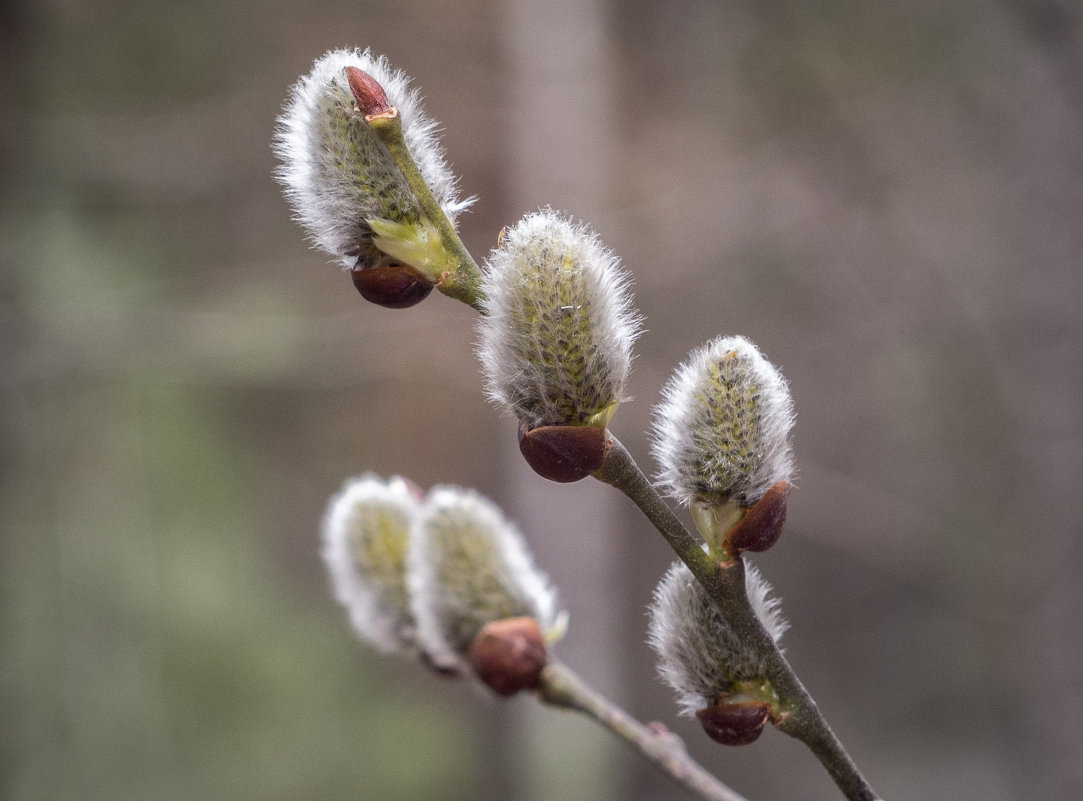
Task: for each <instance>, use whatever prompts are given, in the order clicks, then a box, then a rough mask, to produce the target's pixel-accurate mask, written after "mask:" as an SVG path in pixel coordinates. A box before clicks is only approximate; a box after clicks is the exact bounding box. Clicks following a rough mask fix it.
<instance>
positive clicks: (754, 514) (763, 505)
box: [723, 481, 793, 556]
mask: <svg viewBox="0 0 1083 801" xmlns="http://www.w3.org/2000/svg"><path fill="white" fill-rule="evenodd" d="M791 489H793V485H792V484H791V483H790V482H789V481H778V482H776V483H775V484H773V485H772V486H771V489H769V490H767V492H765V493H764V495H763V497H762V498H760V499H759V500H758V501H756V504H755V506H753V507H752V508H751V509H749V510H748V511H747V512H745V514H744V517H742V518H741V519H740V520H739V521H737V523H736V524H735V525H734V526H733V528H731V529H730V530H729V531H728V532H726V538H725V540H724V542H723V547H724V548H725V549H726V552H727V553H729V554H732V555H733V556H736V555H737V554H739V553H741V551H766V550H767V549H768V548H770V547H771V546H772V545H774V544H775V543H776V542H778V538H779V536H780V535H781V534H782V527H783V526H785V525H786V497H787V496H788V495H789V494H790V490H791Z"/></svg>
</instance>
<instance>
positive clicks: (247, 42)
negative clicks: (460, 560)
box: [0, 0, 1083, 801]
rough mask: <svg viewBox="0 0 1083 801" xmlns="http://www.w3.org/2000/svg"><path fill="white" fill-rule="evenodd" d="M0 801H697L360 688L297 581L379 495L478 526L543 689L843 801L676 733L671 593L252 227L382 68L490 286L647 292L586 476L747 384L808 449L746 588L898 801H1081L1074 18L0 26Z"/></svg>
mask: <svg viewBox="0 0 1083 801" xmlns="http://www.w3.org/2000/svg"><path fill="white" fill-rule="evenodd" d="M0 15H2V17H0V33H2V38H0V103H2V111H3V113H2V114H0V153H2V162H0V170H2V172H0V354H2V355H0V359H2V365H3V367H2V369H0V404H2V407H0V413H2V416H0V797H2V798H3V799H4V800H5V801H31V800H33V801H40V799H56V800H58V801H59V800H60V799H81V800H84V801H96V800H97V799H109V801H126V800H127V799H131V801H135V800H136V799H140V801H142V800H144V799H155V800H156V801H170V800H171V799H229V800H230V801H234V800H235V799H260V800H261V801H276V800H278V799H281V800H282V801H285V800H286V799H307V800H309V801H317V800H320V801H323V800H325V799H326V800H327V801H337V800H338V799H396V800H398V799H403V800H409V799H433V798H439V799H447V800H448V801H457V800H458V799H479V798H482V799H522V800H523V801H542V800H543V799H545V800H547V801H548V800H554V801H555V800H556V799H592V800H594V801H605V800H606V799H634V800H635V801H648V800H650V799H677V798H681V797H682V795H681V793H680V792H679V791H678V790H677V789H676V788H675V786H673V785H671V784H670V783H669V782H668V780H667V779H665V778H664V777H662V776H660V775H659V774H657V773H656V772H655V771H654V769H653V768H651V767H650V766H649V765H646V764H645V763H643V762H642V761H641V760H639V759H638V758H637V757H636V756H635V755H634V754H633V753H632V752H630V751H629V750H627V749H626V748H625V746H624V745H623V744H621V743H619V742H616V741H615V740H613V739H612V738H611V737H610V736H609V735H608V734H607V733H606V732H604V731H602V730H601V729H599V728H597V727H596V726H594V725H593V724H591V723H590V722H588V721H586V720H584V719H580V718H578V717H577V716H574V715H572V714H569V713H565V712H558V711H554V710H550V709H546V708H543V707H541V706H540V705H538V704H537V703H535V702H534V701H533V699H530V698H526V697H524V698H516V699H512V700H510V701H497V700H493V699H490V698H488V697H485V696H482V695H481V694H480V693H478V692H476V691H474V690H472V689H471V688H469V687H467V686H463V685H462V684H461V683H459V684H457V683H453V682H447V681H439V680H437V679H435V678H433V677H432V676H431V675H430V674H429V673H427V672H426V671H425V670H423V669H422V668H420V667H419V666H416V665H413V664H407V663H404V662H400V661H398V660H395V659H391V658H386V657H381V656H378V655H376V654H374V653H373V652H371V651H370V650H368V649H366V648H365V647H364V646H362V645H361V644H360V643H359V642H357V641H356V640H355V639H354V638H353V636H352V634H351V631H350V629H349V627H348V625H347V621H346V615H345V613H344V612H343V610H341V609H340V608H338V607H337V606H336V605H335V604H334V602H333V601H332V599H331V597H330V595H329V593H328V591H327V582H326V579H325V576H324V574H323V571H322V566H321V564H320V561H319V558H318V554H317V538H318V526H319V521H320V517H321V515H322V513H323V508H324V504H325V502H326V499H327V498H328V496H329V495H330V494H332V493H333V492H335V491H336V490H337V489H338V488H339V486H340V485H341V483H342V482H343V480H344V479H345V478H347V477H348V476H351V475H356V474H359V473H361V472H364V471H369V470H371V471H376V472H378V473H380V474H382V475H390V474H395V473H400V474H403V475H406V476H409V477H411V478H412V479H413V480H415V481H416V482H418V483H419V484H421V485H423V486H425V487H428V486H431V485H432V484H435V483H440V482H455V483H459V484H466V485H470V486H474V487H477V488H478V489H479V490H481V491H482V492H484V493H485V494H487V495H489V496H490V497H492V498H493V499H494V500H496V501H497V502H498V503H499V504H501V505H502V506H503V507H504V508H505V509H506V510H507V512H508V514H509V515H510V516H511V517H513V518H514V519H515V520H517V521H518V523H519V524H520V526H521V528H522V529H523V531H524V533H525V535H526V537H527V538H528V540H529V541H530V543H531V545H532V546H533V548H534V550H535V552H536V555H537V558H538V561H539V563H540V564H541V565H542V566H543V568H544V569H546V570H547V571H548V572H549V573H550V575H551V577H552V578H553V580H554V582H555V583H556V584H557V585H558V586H559V587H560V589H561V593H562V598H563V602H564V605H565V606H566V607H567V609H568V610H569V611H570V613H571V628H570V631H569V634H568V636H567V638H566V640H565V641H564V642H563V643H561V645H560V646H558V655H559V656H560V657H561V658H562V659H563V660H564V661H566V662H567V663H569V664H570V665H571V666H572V667H573V668H575V669H576V670H577V671H579V672H580V673H581V674H582V675H583V676H585V677H586V678H587V679H588V680H589V681H590V682H591V683H592V684H594V685H595V686H596V687H597V688H598V689H600V690H601V691H603V692H604V693H605V694H606V695H608V696H609V697H611V698H613V699H615V700H617V701H618V702H619V703H621V704H622V705H623V706H624V707H626V708H627V709H628V710H629V711H631V712H632V713H633V714H635V715H636V716H637V717H639V718H641V719H643V720H652V719H658V720H661V721H664V722H665V723H666V724H667V725H669V726H671V727H673V728H674V729H675V730H676V731H677V732H678V733H680V734H681V735H682V736H683V737H685V739H686V740H687V742H688V745H689V748H690V750H691V751H692V752H693V754H694V755H695V756H696V757H697V758H698V759H699V760H701V761H702V762H703V763H704V764H705V765H706V766H707V767H708V768H710V769H711V770H712V771H714V772H716V773H717V774H718V775H720V776H721V777H723V778H724V779H725V780H726V781H727V782H729V783H730V784H731V785H732V786H733V787H734V788H735V789H737V790H738V791H740V792H742V793H744V794H745V795H747V796H748V797H749V798H750V799H752V801H767V800H769V799H791V798H802V799H835V798H838V797H839V795H838V793H837V791H836V790H835V789H834V786H833V785H832V784H831V783H830V781H829V780H828V778H827V776H826V774H825V773H824V771H823V770H822V768H821V767H820V766H819V764H818V763H817V762H815V761H814V760H813V759H812V757H811V756H810V755H809V754H807V752H805V750H804V749H803V747H802V746H800V745H799V744H797V743H795V742H793V741H791V740H789V739H788V738H787V737H785V736H783V735H781V734H778V733H777V732H774V731H768V732H766V733H765V735H764V736H763V737H762V738H761V739H760V740H759V741H758V742H757V743H755V744H754V745H752V746H749V747H746V748H743V749H726V748H723V747H721V746H717V745H715V744H713V743H712V742H710V741H708V740H707V739H706V738H705V737H704V736H703V735H702V733H701V732H700V731H699V729H698V725H697V724H696V723H695V722H694V721H692V722H689V721H685V720H679V719H677V718H676V717H675V715H674V704H673V702H672V699H671V697H670V694H669V692H668V691H667V690H666V689H665V688H664V687H663V686H662V685H661V683H660V682H659V681H658V680H657V679H656V678H655V675H654V664H653V658H652V654H651V653H650V652H649V650H648V649H647V648H646V646H645V645H644V644H643V639H644V630H645V624H646V620H645V614H644V611H645V607H646V604H647V602H648V600H649V598H650V594H651V591H652V589H653V587H654V584H655V582H656V581H657V579H658V578H659V577H660V576H661V574H662V573H663V572H664V570H665V569H666V567H667V566H668V565H669V563H670V562H671V561H672V556H671V554H670V553H669V552H668V551H667V549H666V548H665V546H664V544H663V543H662V541H661V538H660V537H658V535H657V534H656V533H655V532H654V531H653V530H651V529H650V528H649V527H648V526H647V524H646V523H645V522H644V521H643V520H642V519H641V518H640V517H639V516H638V515H637V514H636V513H635V512H634V511H633V509H632V508H631V506H630V504H629V503H627V502H626V501H624V499H623V498H621V497H620V496H618V495H616V493H614V492H613V491H611V490H609V489H607V488H605V487H603V486H602V485H600V484H598V483H596V482H591V481H585V482H581V483H579V484H574V485H569V486H557V485H552V484H547V483H546V482H544V481H543V480H542V479H540V478H538V477H536V476H535V475H534V474H533V473H531V472H530V470H529V468H527V467H526V466H525V465H523V464H522V463H521V460H520V457H519V454H518V450H517V448H516V445H515V425H514V423H513V422H512V421H511V420H509V419H507V418H501V417H499V415H498V413H497V412H496V411H495V410H494V409H493V408H492V407H491V406H489V405H488V404H487V402H486V400H485V398H484V395H483V392H482V387H481V380H480V377H479V373H478V369H477V365H476V363H475V360H474V356H473V353H472V349H473V343H474V339H475V334H474V315H473V312H472V311H471V310H470V309H468V308H467V307H465V306H462V305H461V304H458V303H455V302H453V301H450V300H448V299H446V298H444V297H442V296H440V295H437V294H434V295H433V296H431V297H430V298H429V299H428V300H427V301H426V302H425V303H424V304H422V305H421V306H419V307H416V308H414V309H413V310H410V311H389V310H385V309H381V308H377V307H375V306H371V305H367V304H365V303H364V302H363V301H362V300H361V299H360V298H359V297H358V296H357V295H356V293H355V292H354V290H353V289H352V287H351V284H350V281H349V279H348V278H347V277H346V276H345V275H343V274H342V273H340V272H339V271H338V270H337V269H336V268H335V267H334V266H332V265H330V264H329V263H328V259H327V258H326V257H325V256H323V255H322V254H320V253H317V252H315V251H312V250H309V249H308V248H307V246H306V243H305V241H304V238H303V233H302V231H301V230H300V229H299V227H298V226H297V225H296V224H294V223H293V222H291V220H290V212H289V209H288V208H287V206H286V204H285V202H284V201H283V199H282V197H281V194H280V192H279V189H278V187H277V186H276V185H275V183H274V182H273V180H272V170H273V168H274V159H273V157H272V154H271V151H270V139H271V132H272V128H273V123H274V119H275V116H276V115H277V114H278V112H279V110H280V108H281V104H282V102H283V100H284V98H285V96H286V93H287V90H288V88H289V87H290V85H291V84H292V83H293V82H294V81H295V80H296V79H297V77H298V76H299V75H301V74H302V73H304V72H306V71H307V70H308V68H309V66H310V64H311V62H312V61H313V60H314V59H315V58H317V57H318V56H320V55H321V54H323V53H324V52H325V51H326V50H328V49H330V48H333V47H340V46H352V45H359V46H362V47H364V46H371V47H372V48H374V49H375V50H376V51H378V52H382V53H385V54H386V55H388V56H389V58H390V59H391V61H392V63H393V64H394V65H396V66H399V67H401V68H403V69H405V70H407V71H408V72H409V73H410V74H411V75H412V76H413V78H414V81H415V83H416V85H417V86H419V87H420V88H421V89H422V91H423V92H424V94H425V97H426V99H427V100H426V108H427V110H428V111H429V113H430V114H431V115H432V116H433V117H435V118H436V119H437V120H439V121H440V122H441V123H442V126H443V129H444V137H443V140H444V143H445V146H446V149H447V153H448V157H449V160H450V161H451V163H452V164H453V165H454V166H455V169H456V171H457V173H458V174H459V175H461V178H462V182H461V186H462V190H463V192H464V194H466V195H477V196H478V197H479V200H478V202H477V203H476V205H475V206H474V208H473V210H472V211H471V212H470V213H469V214H467V215H465V216H464V217H463V218H462V220H461V232H462V235H463V238H464V241H465V242H466V243H467V245H468V246H469V247H470V248H471V250H472V251H473V252H474V253H475V255H476V256H477V257H478V258H479V260H480V258H481V257H483V256H484V255H485V254H486V253H487V252H488V250H489V248H490V247H492V246H493V245H494V244H495V239H496V234H497V232H498V231H499V229H500V227H501V226H503V225H505V224H510V223H513V222H514V221H516V220H517V219H518V218H519V217H520V216H521V215H522V214H523V213H525V212H527V211H531V210H534V209H536V208H538V207H539V206H543V205H547V204H551V205H552V206H554V207H555V208H558V209H562V210H566V211H567V212H569V213H571V214H574V215H576V216H577V217H579V218H581V219H584V220H587V221H589V222H590V223H591V224H592V225H593V226H594V227H595V228H596V230H597V231H598V232H599V234H600V235H601V237H602V239H603V240H604V241H605V243H606V244H607V245H608V246H609V247H611V248H613V249H614V250H615V251H616V252H617V253H618V254H619V255H620V256H621V257H622V259H623V260H624V263H625V264H626V266H627V267H628V268H629V270H630V271H631V272H632V273H633V274H634V277H635V293H636V298H637V302H638V305H639V307H640V309H641V310H642V312H643V313H644V315H645V317H646V328H647V332H646V333H645V335H644V336H643V337H642V338H641V340H640V341H639V344H638V347H637V352H638V357H637V360H636V363H635V371H634V374H633V379H632V385H631V394H632V395H633V396H634V400H633V401H632V402H629V403H627V404H625V405H624V406H622V408H621V410H620V412H619V414H618V415H617V417H616V418H615V420H614V423H613V429H614V431H615V432H616V434H617V435H618V436H619V437H620V438H621V439H622V440H623V441H624V442H625V444H626V445H628V447H629V449H630V450H631V451H632V452H633V454H635V455H636V457H637V458H638V459H639V461H640V463H641V464H642V465H643V466H644V467H645V468H646V469H647V470H648V471H653V469H654V468H653V464H652V462H651V459H650V456H649V452H648V445H647V440H646V437H645V433H644V432H645V430H646V429H647V427H648V425H649V420H650V411H651V407H652V406H653V404H654V403H655V402H656V401H657V399H658V392H659V388H660V387H661V386H662V384H663V383H664V382H665V380H666V378H667V377H668V375H669V374H670V372H671V370H672V369H673V367H674V366H675V365H676V364H677V363H678V362H679V361H680V360H682V359H683V358H684V356H685V355H686V353H687V352H688V351H689V350H690V349H691V348H693V347H695V346H696V345H699V344H700V343H702V342H704V341H706V340H707V339H709V338H711V337H714V336H716V335H719V334H734V333H741V334H744V335H746V336H749V337H750V338H752V339H753V340H754V341H755V342H757V343H758V344H759V345H760V347H761V348H762V349H763V350H764V352H765V353H766V355H767V356H768V357H769V358H770V359H771V360H772V361H773V362H774V363H776V364H777V365H779V366H781V368H782V369H783V371H784V373H785V375H786V376H787V377H788V379H789V381H790V385H791V388H792V391H793V394H794V397H795V400H796V404H797V409H798V422H797V428H796V434H795V449H796V455H797V463H798V468H799V473H798V480H797V486H798V488H797V490H796V491H795V492H794V493H793V494H792V495H791V506H790V517H789V520H790V522H789V526H788V528H787V531H786V533H785V535H784V537H783V539H782V541H781V543H780V544H779V546H777V547H776V548H775V549H774V550H772V551H770V552H769V553H766V554H763V555H761V556H760V557H758V558H757V559H756V560H755V561H756V562H757V564H758V565H759V566H760V567H761V569H762V570H763V572H764V574H765V575H766V576H767V577H768V578H769V579H770V580H771V581H772V582H773V583H774V585H775V587H776V589H777V591H778V594H779V595H780V596H781V597H782V599H783V609H784V611H785V612H786V615H787V617H788V618H789V619H790V620H791V622H792V624H793V628H792V629H791V631H790V632H789V633H788V634H787V635H786V638H785V643H786V645H787V652H788V654H789V656H790V659H791V661H792V663H793V665H794V667H795V668H796V670H797V671H798V673H799V674H800V675H801V676H802V678H803V680H804V681H805V683H806V685H807V686H808V687H809V688H810V689H811V691H812V693H813V694H814V696H815V697H816V698H817V700H818V702H819V704H820V706H821V708H822V709H823V711H824V712H825V713H826V715H827V717H828V719H829V720H830V721H831V722H832V725H833V726H834V727H835V729H836V731H837V732H838V734H839V735H840V737H841V739H842V740H843V742H844V743H845V744H846V745H847V746H848V747H849V748H850V750H851V753H852V754H853V756H854V758H855V759H856V761H857V763H858V764H859V765H860V766H861V767H862V768H863V770H864V772H865V773H866V775H867V776H868V777H869V779H870V781H871V782H872V784H873V786H874V787H876V788H877V790H878V791H879V792H880V793H881V794H883V796H884V798H886V799H904V798H908V799H934V798H952V799H954V801H965V800H966V799H982V801H999V800H1000V799H1013V798H1028V799H1036V798H1051V799H1052V798H1057V799H1066V798H1079V797H1083V725H1081V723H1080V721H1081V720H1083V667H1081V662H1083V634H1081V627H1080V622H1079V621H1080V620H1081V619H1083V589H1081V584H1083V582H1081V581H1080V578H1079V576H1080V570H1081V568H1083V554H1081V541H1083V538H1081V533H1083V532H1081V526H1080V522H1079V520H1080V514H1079V513H1080V498H1081V497H1083V486H1081V484H1083V464H1081V462H1083V415H1081V383H1083V378H1081V376H1083V330H1081V329H1083V326H1081V323H1080V319H1081V314H1080V306H1081V302H1083V292H1081V286H1080V274H1081V258H1083V9H1081V8H1080V6H1079V5H1078V4H1077V3H1076V2H1074V0H1073V1H1072V2H1069V0H1000V1H999V2H995V1H994V2H987V3H975V2H965V1H964V0H936V2H933V1H932V0H910V1H909V2H903V3H870V2H866V1H865V0H831V1H827V0H824V1H822V2H800V1H799V0H755V1H753V0H734V1H733V2H718V1H709V0H684V1H683V2H678V1H676V0H674V1H672V2H670V1H669V0H650V1H649V2H647V0H631V1H630V2H616V1H615V0H610V2H604V1H603V0H594V1H593V2H565V1H563V0H562V1H560V2H550V3H541V2H526V0H507V1H506V2H480V1H479V0H455V2H450V0H429V1H428V2H423V1H422V0H416V1H412V0H406V1H405V2H395V3H390V2H384V3H372V2H364V0H358V1H357V2H353V3H338V2H327V1H325V0H313V2H309V3H305V4H290V3H280V2H262V3H257V2H251V1H249V0H238V1H237V2H220V0H213V2H212V0H191V2H187V3H183V4H181V3H176V4H173V3H166V2H163V1H162V0H158V1H157V2H155V1H154V0H151V1H150V2H146V1H145V0H144V2H130V1H129V2H121V1H120V0H97V1H96V2H82V1H81V0H41V1H39V2H32V3H30V2H25V0H24V1H23V2H20V1H19V0H15V1H14V2H11V1H10V0H9V2H7V3H5V4H4V5H3V7H2V9H0Z"/></svg>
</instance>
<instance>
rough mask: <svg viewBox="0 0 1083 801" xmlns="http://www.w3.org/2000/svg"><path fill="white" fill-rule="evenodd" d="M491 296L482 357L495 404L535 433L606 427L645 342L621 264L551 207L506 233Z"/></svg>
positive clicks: (494, 261) (490, 280)
mask: <svg viewBox="0 0 1083 801" xmlns="http://www.w3.org/2000/svg"><path fill="white" fill-rule="evenodd" d="M484 292H485V296H486V299H485V303H484V315H483V316H482V318H481V322H480V324H479V326H480V327H479V333H480V337H479V340H480V341H479V346H478V355H479V358H480V360H481V364H482V368H483V371H484V373H485V376H486V379H487V385H488V392H489V396H490V397H491V398H492V399H493V401H495V402H496V403H498V404H499V405H501V406H503V407H504V409H505V410H507V411H509V412H511V413H512V414H514V415H515V416H516V418H518V420H519V422H520V423H522V424H523V425H524V426H526V428H527V429H528V430H532V429H537V428H539V427H542V426H595V427H598V428H604V427H605V425H606V424H607V422H608V420H609V417H610V416H611V415H612V413H613V410H614V409H615V408H616V406H617V404H618V403H619V402H620V401H621V400H622V399H623V397H624V390H625V385H626V383H627V379H628V373H629V371H630V369H631V362H632V344H633V342H634V341H635V338H636V337H637V336H638V334H639V317H638V315H637V314H636V313H635V311H634V310H633V307H632V297H631V292H630V290H629V282H628V277H627V274H626V273H625V272H624V270H623V269H622V268H621V267H620V264H619V262H618V260H617V258H616V256H614V255H613V254H612V253H611V252H610V251H608V250H606V249H605V248H604V247H603V246H602V244H601V242H599V241H598V238H597V237H596V236H595V234H594V233H593V232H592V231H591V230H590V229H588V228H587V227H586V226H584V225H580V224H577V223H574V222H572V221H570V220H567V219H564V218H562V217H560V216H558V215H557V214H556V213H555V212H553V211H551V210H548V209H546V210H543V211H539V212H536V213H533V214H528V215H527V216H526V217H524V218H523V219H522V220H520V221H519V222H518V223H517V224H516V225H514V226H512V227H511V228H508V229H505V231H504V232H503V234H502V236H501V240H500V246H499V247H498V248H497V249H496V250H494V251H493V252H492V254H491V255H490V257H489V262H488V268H487V270H486V271H485V279H484Z"/></svg>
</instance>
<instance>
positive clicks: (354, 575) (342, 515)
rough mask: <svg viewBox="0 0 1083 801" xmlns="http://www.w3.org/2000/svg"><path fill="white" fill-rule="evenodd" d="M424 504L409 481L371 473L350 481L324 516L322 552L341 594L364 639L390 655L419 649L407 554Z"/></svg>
mask: <svg viewBox="0 0 1083 801" xmlns="http://www.w3.org/2000/svg"><path fill="white" fill-rule="evenodd" d="M420 507H421V502H420V500H419V499H418V498H417V497H415V495H414V492H413V491H412V490H411V488H410V486H409V485H408V484H407V483H406V481H405V480H404V479H402V478H399V477H397V476H396V477H394V478H391V479H389V480H387V481H384V480H382V479H380V478H378V477H376V476H374V475H365V476H362V477H360V478H355V479H351V480H350V481H347V482H346V484H345V486H343V488H342V490H341V491H340V492H339V493H338V494H337V495H335V496H334V497H332V499H331V501H330V502H329V503H328V506H327V511H326V513H325V514H324V518H323V529H322V540H323V542H322V551H321V555H322V556H323V560H324V563H325V564H326V565H327V570H328V573H329V574H330V577H331V585H332V589H333V590H334V593H335V597H336V598H337V599H338V601H339V602H340V603H341V604H342V605H343V606H345V607H346V609H347V611H348V612H349V616H350V622H351V623H352V624H353V627H354V628H355V629H356V630H357V632H358V633H359V634H360V635H361V637H362V638H363V639H365V640H367V641H368V642H370V643H371V644H373V645H374V646H376V647H377V648H379V649H380V650H382V651H384V652H388V653H391V652H403V653H406V652H410V651H413V650H414V648H415V640H416V637H415V628H414V620H413V613H412V611H411V609H410V599H409V593H408V589H407V584H406V557H407V551H408V540H409V537H410V531H411V528H412V526H413V523H414V520H415V518H416V517H417V516H418V514H419V512H420Z"/></svg>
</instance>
